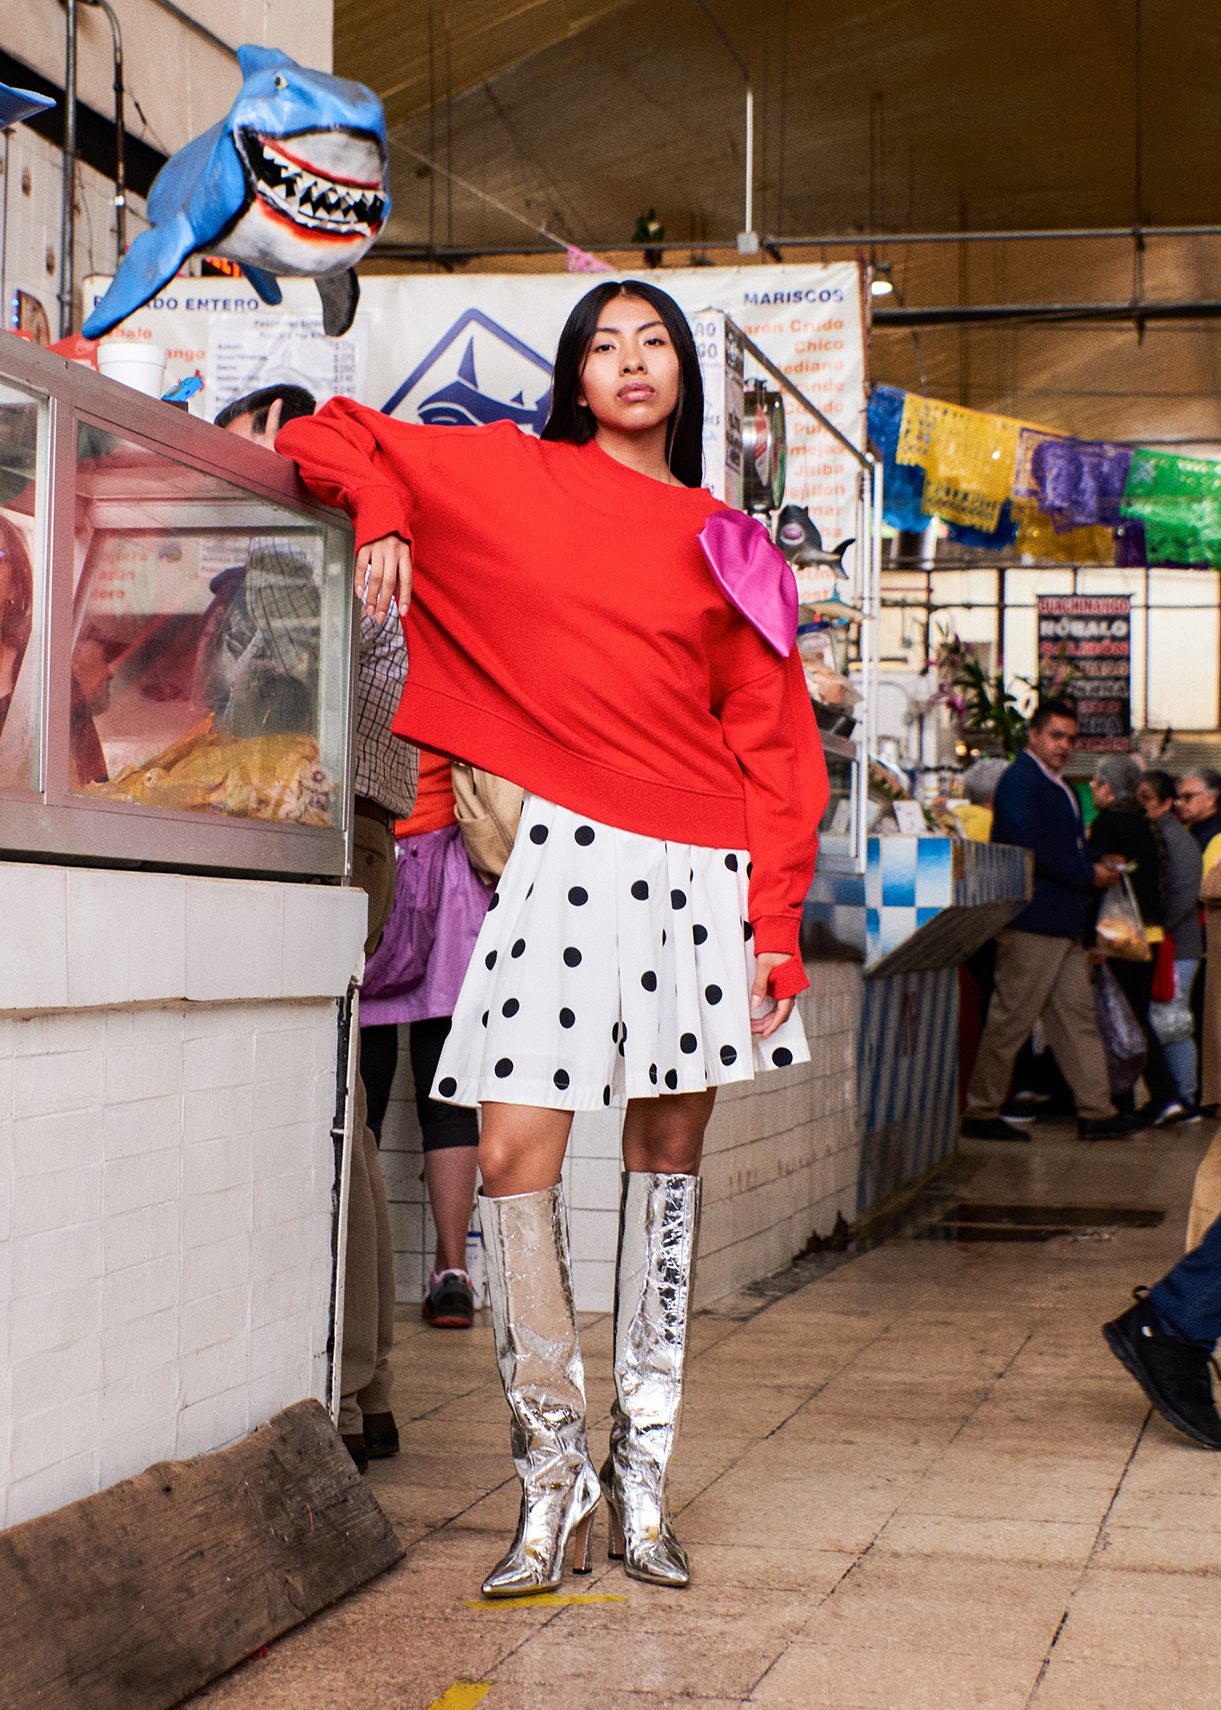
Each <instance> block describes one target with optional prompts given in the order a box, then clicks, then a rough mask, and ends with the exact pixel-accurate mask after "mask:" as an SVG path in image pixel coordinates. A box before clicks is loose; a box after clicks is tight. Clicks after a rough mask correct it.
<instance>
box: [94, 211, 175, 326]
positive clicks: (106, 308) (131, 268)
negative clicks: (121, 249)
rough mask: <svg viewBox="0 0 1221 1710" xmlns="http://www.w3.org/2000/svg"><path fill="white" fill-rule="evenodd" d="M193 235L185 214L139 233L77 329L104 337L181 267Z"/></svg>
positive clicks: (166, 282)
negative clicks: (96, 302) (94, 305)
mask: <svg viewBox="0 0 1221 1710" xmlns="http://www.w3.org/2000/svg"><path fill="white" fill-rule="evenodd" d="M195 245H196V237H195V233H194V232H193V231H192V229H191V225H190V222H189V221H188V219H187V217H186V215H185V214H182V213H180V214H179V215H178V217H177V218H176V219H173V220H171V221H170V222H169V224H168V225H164V226H150V227H149V228H148V230H147V231H143V232H141V233H140V235H139V237H138V238H137V239H136V241H135V242H134V243H133V244H132V246H131V248H130V249H129V250H128V252H127V254H126V255H125V256H124V257H123V259H122V261H121V262H120V263H119V271H118V272H117V273H116V274H115V276H114V278H113V279H112V280H111V282H110V288H109V289H108V291H107V292H106V295H105V296H104V297H103V298H102V300H101V302H100V303H98V305H97V307H96V308H95V309H94V311H93V313H92V314H91V315H90V316H89V319H88V320H87V321H86V322H85V324H84V326H83V327H82V328H81V331H82V333H83V334H84V336H85V337H86V338H104V337H105V336H106V334H107V333H108V332H110V331H111V330H112V328H114V327H117V326H118V324H119V322H120V321H125V320H126V319H127V317H128V315H134V314H135V312H136V310H137V309H142V308H143V307H144V305H145V303H147V302H148V300H149V298H150V297H155V296H156V294H157V292H158V291H160V289H161V287H162V286H163V285H168V284H169V282H170V280H171V279H172V278H173V277H174V275H175V273H177V271H178V269H179V268H180V267H181V266H182V264H183V262H184V261H185V260H186V258H187V256H188V255H190V253H191V251H192V250H193V249H194V248H195Z"/></svg>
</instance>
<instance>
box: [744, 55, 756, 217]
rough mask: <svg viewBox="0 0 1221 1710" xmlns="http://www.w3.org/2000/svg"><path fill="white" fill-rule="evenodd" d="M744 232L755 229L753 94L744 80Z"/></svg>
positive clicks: (747, 82)
mask: <svg viewBox="0 0 1221 1710" xmlns="http://www.w3.org/2000/svg"><path fill="white" fill-rule="evenodd" d="M744 219H745V224H744V225H743V227H742V230H743V231H744V232H747V233H750V232H753V231H754V229H755V92H754V89H753V88H752V87H751V81H750V78H749V77H747V79H746V213H745V216H744Z"/></svg>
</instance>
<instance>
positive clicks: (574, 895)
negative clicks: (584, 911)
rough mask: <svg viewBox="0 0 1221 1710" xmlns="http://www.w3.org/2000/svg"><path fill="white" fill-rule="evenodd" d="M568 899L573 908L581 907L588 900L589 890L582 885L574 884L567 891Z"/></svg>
mask: <svg viewBox="0 0 1221 1710" xmlns="http://www.w3.org/2000/svg"><path fill="white" fill-rule="evenodd" d="M568 900H569V902H570V903H571V904H572V906H573V908H583V907H584V906H585V904H586V903H587V902H588V901H589V892H588V891H587V890H586V889H585V888H584V886H583V885H574V886H573V887H572V889H571V890H570V891H569V893H568Z"/></svg>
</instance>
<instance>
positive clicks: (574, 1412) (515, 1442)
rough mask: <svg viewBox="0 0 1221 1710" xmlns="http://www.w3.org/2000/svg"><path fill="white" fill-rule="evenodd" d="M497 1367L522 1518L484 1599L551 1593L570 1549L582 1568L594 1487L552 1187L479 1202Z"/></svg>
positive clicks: (560, 1220) (562, 1225) (562, 1236)
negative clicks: (519, 1493)
mask: <svg viewBox="0 0 1221 1710" xmlns="http://www.w3.org/2000/svg"><path fill="white" fill-rule="evenodd" d="M479 1208H480V1218H481V1221H482V1224H483V1239H484V1248H485V1252H486V1259H487V1275H488V1295H489V1302H490V1305H491V1308H492V1324H493V1328H494V1331H495V1341H496V1363H497V1365H498V1366H499V1368H500V1377H501V1382H502V1383H503V1384H504V1392H505V1399H506V1401H507V1402H508V1404H509V1412H510V1415H511V1425H510V1442H511V1445H512V1451H513V1462H514V1465H515V1466H516V1468H517V1475H518V1477H519V1478H520V1479H521V1486H522V1494H521V1515H520V1518H519V1520H518V1524H517V1534H516V1536H515V1538H514V1539H513V1543H512V1544H511V1546H510V1548H509V1550H508V1552H507V1553H506V1554H505V1555H504V1556H503V1557H502V1558H501V1560H500V1561H499V1562H497V1564H496V1566H495V1567H494V1568H493V1569H492V1571H491V1573H490V1574H489V1575H488V1577H487V1578H486V1579H485V1580H484V1582H483V1595H484V1596H485V1597H526V1596H530V1595H531V1594H532V1593H535V1592H541V1591H554V1590H555V1589H556V1587H557V1586H558V1585H559V1584H560V1581H561V1580H562V1578H563V1574H564V1560H565V1556H566V1554H567V1551H568V1546H569V1543H570V1542H571V1543H572V1546H573V1556H574V1571H576V1572H578V1573H587V1572H588V1571H589V1553H590V1531H591V1527H592V1524H593V1518H594V1513H595V1510H596V1509H597V1506H598V1501H599V1497H600V1491H599V1486H598V1475H597V1473H596V1472H595V1471H594V1467H593V1463H592V1462H591V1461H590V1458H589V1451H588V1449H587V1447H586V1442H585V1374H584V1370H583V1367H582V1364H581V1350H580V1346H579V1344H578V1341H577V1326H576V1315H575V1312H574V1311H573V1304H572V1279H571V1273H570V1265H569V1257H568V1223H567V1218H566V1216H565V1213H564V1202H563V1197H562V1195H561V1192H560V1187H559V1184H558V1183H557V1184H556V1186H555V1187H553V1188H545V1189H543V1190H542V1191H541V1192H538V1193H523V1194H513V1195H510V1196H508V1197H506V1198H504V1199H489V1198H487V1197H486V1196H484V1195H481V1196H480V1200H479Z"/></svg>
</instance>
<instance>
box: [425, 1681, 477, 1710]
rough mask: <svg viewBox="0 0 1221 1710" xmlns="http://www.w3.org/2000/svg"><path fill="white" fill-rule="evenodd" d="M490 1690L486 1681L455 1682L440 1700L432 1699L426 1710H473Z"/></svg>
mask: <svg viewBox="0 0 1221 1710" xmlns="http://www.w3.org/2000/svg"><path fill="white" fill-rule="evenodd" d="M491 1690H492V1687H491V1683H490V1682H489V1681H486V1680H456V1681H455V1682H454V1684H453V1685H452V1686H451V1687H449V1688H448V1689H447V1690H446V1691H445V1692H443V1693H442V1694H441V1696H440V1698H434V1699H433V1701H432V1703H431V1704H430V1705H429V1706H428V1710H475V1706H476V1704H478V1703H479V1701H480V1699H483V1698H486V1697H487V1695H488V1693H489V1692H490V1691H491Z"/></svg>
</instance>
